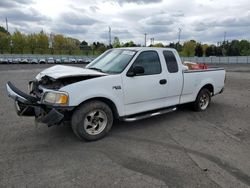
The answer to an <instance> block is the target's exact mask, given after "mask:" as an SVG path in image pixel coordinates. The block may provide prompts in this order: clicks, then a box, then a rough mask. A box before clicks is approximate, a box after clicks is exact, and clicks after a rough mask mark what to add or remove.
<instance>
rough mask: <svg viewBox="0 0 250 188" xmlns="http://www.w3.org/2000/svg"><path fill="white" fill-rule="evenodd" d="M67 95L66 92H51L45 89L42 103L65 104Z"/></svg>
mask: <svg viewBox="0 0 250 188" xmlns="http://www.w3.org/2000/svg"><path fill="white" fill-rule="evenodd" d="M68 101H69V96H68V94H67V93H66V92H52V91H47V92H45V93H44V95H43V98H42V103H49V104H57V105H66V104H68Z"/></svg>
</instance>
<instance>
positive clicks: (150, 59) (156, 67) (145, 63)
mask: <svg viewBox="0 0 250 188" xmlns="http://www.w3.org/2000/svg"><path fill="white" fill-rule="evenodd" d="M135 66H142V67H143V68H144V71H145V72H144V74H143V75H151V74H160V73H161V63H160V59H159V56H158V53H157V52H156V51H145V52H142V53H140V55H139V56H138V57H137V58H136V60H135V62H134V64H133V67H135Z"/></svg>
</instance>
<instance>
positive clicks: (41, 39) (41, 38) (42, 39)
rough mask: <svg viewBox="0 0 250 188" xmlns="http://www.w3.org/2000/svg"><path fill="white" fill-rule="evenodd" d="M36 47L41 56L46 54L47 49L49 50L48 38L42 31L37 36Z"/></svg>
mask: <svg viewBox="0 0 250 188" xmlns="http://www.w3.org/2000/svg"><path fill="white" fill-rule="evenodd" d="M36 36H37V47H38V50H39V52H40V53H41V54H44V53H46V52H47V50H48V48H49V38H48V36H47V35H46V33H44V31H43V30H42V31H40V33H38V34H37V35H36Z"/></svg>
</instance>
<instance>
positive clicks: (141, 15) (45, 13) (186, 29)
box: [0, 0, 250, 45]
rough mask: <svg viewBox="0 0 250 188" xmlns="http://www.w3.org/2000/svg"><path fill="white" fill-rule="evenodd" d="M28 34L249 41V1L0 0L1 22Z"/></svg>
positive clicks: (89, 39)
mask: <svg viewBox="0 0 250 188" xmlns="http://www.w3.org/2000/svg"><path fill="white" fill-rule="evenodd" d="M5 18H7V19H8V26H9V31H10V32H11V33H12V32H14V31H15V30H16V29H18V30H20V31H21V32H24V33H26V34H28V33H33V32H39V31H41V30H44V31H45V32H46V33H48V34H49V33H54V34H63V35H65V36H68V37H74V38H77V39H79V40H81V41H82V40H86V41H87V42H89V43H90V42H94V41H100V42H104V43H106V44H108V42H109V40H108V28H109V26H110V27H111V38H112V40H113V38H114V37H115V36H117V37H118V38H119V39H120V41H121V42H126V41H130V40H133V41H134V42H135V43H137V44H144V33H147V45H149V44H150V38H154V43H157V42H162V43H164V44H168V43H169V42H177V41H178V31H179V28H180V29H181V33H180V41H181V42H184V41H186V40H190V39H194V40H196V41H198V42H201V43H215V44H216V43H217V42H220V41H223V40H224V36H225V37H226V40H232V39H246V40H250V2H249V0H188V1H187V0H91V1H90V0H0V25H1V26H4V27H5Z"/></svg>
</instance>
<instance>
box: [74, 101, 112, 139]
mask: <svg viewBox="0 0 250 188" xmlns="http://www.w3.org/2000/svg"><path fill="white" fill-rule="evenodd" d="M71 124H72V129H73V131H74V133H75V134H76V135H77V136H78V137H79V138H80V139H84V140H87V141H94V140H98V139H100V138H103V137H104V136H105V135H106V134H107V133H108V132H109V130H110V129H111V127H112V124H113V113H112V110H111V109H110V107H109V106H108V105H107V104H105V103H104V102H101V101H90V102H87V103H84V104H82V105H81V106H80V107H79V108H78V109H77V110H76V111H75V112H74V114H73V116H72V120H71Z"/></svg>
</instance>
